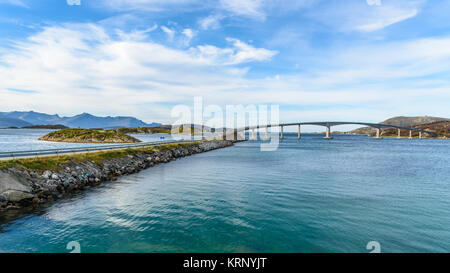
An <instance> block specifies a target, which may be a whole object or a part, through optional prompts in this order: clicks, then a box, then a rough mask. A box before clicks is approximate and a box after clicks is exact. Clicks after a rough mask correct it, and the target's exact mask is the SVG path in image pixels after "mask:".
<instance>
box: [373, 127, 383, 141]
mask: <svg viewBox="0 0 450 273" xmlns="http://www.w3.org/2000/svg"><path fill="white" fill-rule="evenodd" d="M375 138H376V139H381V138H382V137H381V129H380V128H377V135H376V136H375Z"/></svg>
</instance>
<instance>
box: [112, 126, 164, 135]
mask: <svg viewBox="0 0 450 273" xmlns="http://www.w3.org/2000/svg"><path fill="white" fill-rule="evenodd" d="M116 131H117V132H119V133H123V134H170V133H171V128H170V126H163V127H138V128H119V129H116Z"/></svg>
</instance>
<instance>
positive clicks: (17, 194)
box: [3, 190, 34, 202]
mask: <svg viewBox="0 0 450 273" xmlns="http://www.w3.org/2000/svg"><path fill="white" fill-rule="evenodd" d="M3 194H4V195H5V196H6V199H7V200H8V201H10V202H20V201H22V200H26V199H31V198H33V197H34V195H33V194H31V193H28V192H23V191H16V190H7V191H5V192H4V193H3Z"/></svg>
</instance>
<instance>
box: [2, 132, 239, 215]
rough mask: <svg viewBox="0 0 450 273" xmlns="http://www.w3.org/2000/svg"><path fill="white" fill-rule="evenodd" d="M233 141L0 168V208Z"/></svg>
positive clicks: (87, 185) (54, 197) (26, 203)
mask: <svg viewBox="0 0 450 273" xmlns="http://www.w3.org/2000/svg"><path fill="white" fill-rule="evenodd" d="M232 145H233V141H226V140H214V141H205V142H201V143H195V144H189V145H184V146H177V147H172V148H167V149H166V148H164V145H162V146H160V147H161V148H160V149H156V150H151V151H145V150H142V151H141V150H138V151H136V152H134V153H130V154H128V155H126V156H122V157H119V158H113V159H108V160H104V161H102V162H101V163H100V164H98V163H95V162H93V161H84V162H76V161H75V160H72V161H71V162H69V163H67V164H64V165H63V166H61V169H60V170H58V171H51V170H46V171H44V172H42V173H40V172H38V171H34V170H27V169H23V168H15V167H12V168H7V169H0V211H1V210H9V209H19V208H23V207H30V206H38V205H40V204H45V203H47V202H51V201H54V200H57V199H61V198H63V197H64V196H65V195H68V194H70V193H74V192H78V191H81V190H85V189H88V188H90V187H92V186H96V185H99V184H100V183H102V182H104V181H114V180H116V179H117V177H120V176H122V175H128V174H133V173H137V172H139V171H141V170H143V169H147V168H149V167H152V166H154V165H156V164H160V163H167V162H170V161H172V160H176V159H177V158H181V157H185V156H189V155H193V154H197V153H202V152H207V151H211V150H215V149H219V148H224V147H228V146H232Z"/></svg>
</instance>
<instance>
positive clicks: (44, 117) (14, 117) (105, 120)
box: [0, 111, 161, 129]
mask: <svg viewBox="0 0 450 273" xmlns="http://www.w3.org/2000/svg"><path fill="white" fill-rule="evenodd" d="M56 124H61V125H65V126H67V127H70V128H78V127H79V128H104V129H111V128H134V127H144V126H145V127H156V126H160V125H161V124H160V123H145V122H143V121H142V120H139V119H137V118H134V117H122V116H118V117H110V116H108V117H98V116H94V115H91V114H88V113H83V114H80V115H76V116H73V117H61V116H59V115H57V114H55V115H49V114H45V113H38V112H34V111H27V112H21V111H13V112H0V128H5V127H24V126H32V125H56Z"/></svg>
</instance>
